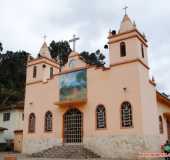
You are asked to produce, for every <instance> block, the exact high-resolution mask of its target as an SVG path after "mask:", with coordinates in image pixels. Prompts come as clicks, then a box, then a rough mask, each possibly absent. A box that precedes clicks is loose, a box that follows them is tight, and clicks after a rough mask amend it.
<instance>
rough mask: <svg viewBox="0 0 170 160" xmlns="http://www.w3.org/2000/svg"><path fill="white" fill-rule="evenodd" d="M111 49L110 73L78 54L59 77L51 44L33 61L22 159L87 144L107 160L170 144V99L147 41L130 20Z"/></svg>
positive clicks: (112, 35)
mask: <svg viewBox="0 0 170 160" xmlns="http://www.w3.org/2000/svg"><path fill="white" fill-rule="evenodd" d="M108 46H109V48H108V52H109V58H110V65H109V67H108V68H105V69H103V68H96V67H95V66H89V65H87V64H86V63H84V62H83V61H82V60H80V58H79V54H78V53H76V52H72V53H71V54H70V56H69V60H68V63H67V64H66V65H65V66H64V67H63V68H62V71H61V72H60V71H59V67H58V65H57V64H56V62H55V61H54V60H53V59H52V58H51V56H50V53H49V50H48V47H47V44H46V43H45V42H44V44H43V46H42V47H41V49H40V52H39V54H40V55H41V56H40V57H39V58H36V59H33V60H29V61H28V64H27V77H26V93H25V108H24V116H25V119H24V132H23V152H24V153H35V152H38V151H42V150H44V149H47V148H50V147H52V146H55V145H63V144H64V145H70V144H83V145H84V146H86V147H87V148H89V149H91V150H93V151H94V152H96V153H98V154H100V155H101V156H103V157H122V156H123V157H127V155H128V156H129V157H135V156H137V154H138V153H141V152H157V151H160V144H162V143H164V142H165V141H166V140H167V139H168V138H170V134H168V133H170V129H169V128H170V125H169V124H170V123H169V120H168V119H169V116H170V108H169V107H170V100H169V99H168V97H167V96H165V95H162V94H161V93H159V92H158V91H156V88H155V85H156V84H155V82H154V80H150V79H149V65H148V52H147V48H148V44H147V40H146V38H145V36H144V35H142V34H141V33H140V32H139V31H138V29H137V28H136V25H135V24H133V23H132V22H131V20H130V18H129V17H128V16H127V15H125V16H124V17H123V20H122V22H121V25H120V29H119V31H118V32H117V33H116V32H109V35H108ZM122 153H124V154H122Z"/></svg>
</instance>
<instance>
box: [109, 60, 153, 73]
mask: <svg viewBox="0 0 170 160" xmlns="http://www.w3.org/2000/svg"><path fill="white" fill-rule="evenodd" d="M134 62H139V63H141V64H142V65H143V66H144V67H145V68H146V69H148V70H149V69H150V68H149V67H148V66H147V65H146V64H145V63H143V62H142V61H141V60H140V59H139V58H135V59H132V60H126V61H123V62H118V63H112V64H111V65H110V67H115V66H119V65H124V64H128V63H134Z"/></svg>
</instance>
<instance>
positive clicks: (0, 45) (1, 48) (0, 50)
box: [0, 42, 3, 53]
mask: <svg viewBox="0 0 170 160" xmlns="http://www.w3.org/2000/svg"><path fill="white" fill-rule="evenodd" d="M2 50H3V47H2V43H1V42H0V53H1V52H2Z"/></svg>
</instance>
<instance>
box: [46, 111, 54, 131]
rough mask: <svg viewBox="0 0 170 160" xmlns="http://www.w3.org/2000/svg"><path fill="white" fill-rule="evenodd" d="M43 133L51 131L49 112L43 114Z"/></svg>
mask: <svg viewBox="0 0 170 160" xmlns="http://www.w3.org/2000/svg"><path fill="white" fill-rule="evenodd" d="M45 131H52V113H51V112H50V111H48V112H46V114H45Z"/></svg>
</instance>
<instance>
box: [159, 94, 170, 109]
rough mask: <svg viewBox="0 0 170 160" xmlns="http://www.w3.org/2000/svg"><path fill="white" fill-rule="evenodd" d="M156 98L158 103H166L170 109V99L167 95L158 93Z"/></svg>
mask: <svg viewBox="0 0 170 160" xmlns="http://www.w3.org/2000/svg"><path fill="white" fill-rule="evenodd" d="M156 98H157V101H159V102H161V103H164V104H166V105H168V106H169V107H170V98H169V97H168V95H166V94H165V93H160V92H159V91H156Z"/></svg>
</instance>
